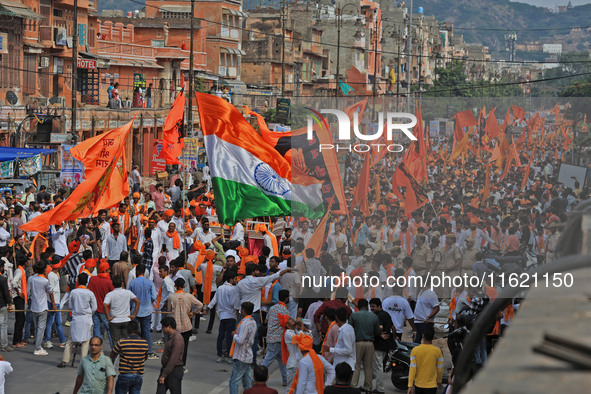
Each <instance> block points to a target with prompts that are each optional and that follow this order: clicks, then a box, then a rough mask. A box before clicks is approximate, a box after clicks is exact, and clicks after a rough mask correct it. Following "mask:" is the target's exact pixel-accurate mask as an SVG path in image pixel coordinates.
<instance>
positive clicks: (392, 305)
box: [382, 270, 416, 339]
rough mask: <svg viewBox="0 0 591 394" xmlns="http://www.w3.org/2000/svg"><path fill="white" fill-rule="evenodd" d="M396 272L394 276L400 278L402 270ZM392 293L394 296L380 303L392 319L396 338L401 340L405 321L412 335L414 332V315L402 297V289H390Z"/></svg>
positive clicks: (396, 287)
mask: <svg viewBox="0 0 591 394" xmlns="http://www.w3.org/2000/svg"><path fill="white" fill-rule="evenodd" d="M396 271H397V272H396V273H395V276H397V277H398V276H402V270H396ZM392 291H393V292H394V295H392V296H390V297H388V298H386V299H385V300H384V301H382V309H383V310H385V311H386V312H388V314H389V315H390V317H391V318H392V323H394V328H395V330H396V337H398V339H401V338H402V332H403V330H404V321H405V320H408V323H409V324H410V326H411V327H412V331H413V333H414V332H416V329H415V323H414V314H413V313H412V309H411V308H410V304H409V303H408V301H407V299H406V298H404V297H402V288H401V287H398V286H395V287H393V288H392Z"/></svg>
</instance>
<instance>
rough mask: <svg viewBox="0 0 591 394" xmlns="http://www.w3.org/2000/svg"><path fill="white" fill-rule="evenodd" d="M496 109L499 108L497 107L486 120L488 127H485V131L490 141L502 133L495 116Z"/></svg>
mask: <svg viewBox="0 0 591 394" xmlns="http://www.w3.org/2000/svg"><path fill="white" fill-rule="evenodd" d="M496 109H497V108H496V107H495V108H493V109H492V110H491V111H490V112H489V113H488V119H486V125H485V126H484V130H485V131H486V134H488V136H489V137H490V139H493V138H497V136H498V135H499V133H500V132H501V129H500V128H499V122H497V117H496V116H495V110H496Z"/></svg>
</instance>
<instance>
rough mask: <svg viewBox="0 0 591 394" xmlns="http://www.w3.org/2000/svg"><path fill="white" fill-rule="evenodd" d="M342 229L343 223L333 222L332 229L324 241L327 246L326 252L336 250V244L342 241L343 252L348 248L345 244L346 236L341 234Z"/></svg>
mask: <svg viewBox="0 0 591 394" xmlns="http://www.w3.org/2000/svg"><path fill="white" fill-rule="evenodd" d="M342 229H343V225H342V224H341V223H335V225H334V231H333V232H331V233H330V234H328V237H327V238H326V243H327V246H328V249H327V252H328V253H334V252H336V251H337V245H338V244H340V243H342V244H344V245H345V252H346V251H347V250H348V245H347V236H346V235H345V234H343V233H342V232H341V231H342Z"/></svg>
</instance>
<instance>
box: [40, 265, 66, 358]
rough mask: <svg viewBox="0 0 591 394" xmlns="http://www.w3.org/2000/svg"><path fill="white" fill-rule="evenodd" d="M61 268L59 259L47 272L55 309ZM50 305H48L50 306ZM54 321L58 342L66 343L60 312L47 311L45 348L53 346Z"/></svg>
mask: <svg viewBox="0 0 591 394" xmlns="http://www.w3.org/2000/svg"><path fill="white" fill-rule="evenodd" d="M60 270H61V265H60V263H59V261H58V262H57V264H53V265H52V266H51V271H50V272H49V273H48V274H47V280H48V281H49V288H50V289H51V292H52V293H53V299H54V300H56V304H55V307H56V309H60V304H59V300H60V299H61V293H60V277H59V271H60ZM50 306H51V305H48V307H50ZM54 321H55V326H56V331H57V336H58V338H59V340H60V344H61V345H62V346H65V345H66V336H65V335H64V329H63V328H62V314H61V312H49V314H48V315H47V327H46V328H45V338H44V342H45V347H46V348H47V349H52V348H53V343H52V342H51V329H52V326H53V323H54Z"/></svg>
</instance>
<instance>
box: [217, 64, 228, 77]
mask: <svg viewBox="0 0 591 394" xmlns="http://www.w3.org/2000/svg"><path fill="white" fill-rule="evenodd" d="M227 72H228V70H227V68H226V66H219V67H218V74H220V75H221V76H224V77H225V76H226V75H227Z"/></svg>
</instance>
